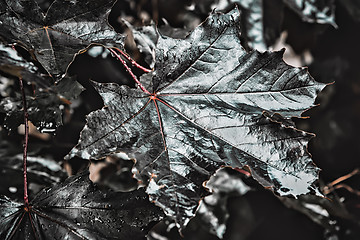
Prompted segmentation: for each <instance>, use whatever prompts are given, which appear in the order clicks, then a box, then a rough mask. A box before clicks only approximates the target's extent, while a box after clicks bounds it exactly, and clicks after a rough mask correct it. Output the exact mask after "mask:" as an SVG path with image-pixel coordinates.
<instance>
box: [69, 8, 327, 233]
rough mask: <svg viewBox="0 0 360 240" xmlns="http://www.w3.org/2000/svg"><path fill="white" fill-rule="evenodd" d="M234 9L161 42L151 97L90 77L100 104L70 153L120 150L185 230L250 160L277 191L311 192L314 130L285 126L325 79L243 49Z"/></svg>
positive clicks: (278, 56)
mask: <svg viewBox="0 0 360 240" xmlns="http://www.w3.org/2000/svg"><path fill="white" fill-rule="evenodd" d="M239 18H240V14H239V11H238V10H237V9H235V10H233V11H231V12H230V13H228V14H225V15H224V14H220V13H213V14H212V15H211V16H210V17H209V18H208V19H207V20H206V21H205V22H204V23H203V24H202V25H200V26H199V27H198V28H196V29H195V30H194V31H193V32H192V33H191V34H190V35H189V36H188V37H187V38H186V39H184V40H182V39H172V38H168V37H163V36H161V37H160V38H159V39H158V43H157V51H156V64H155V71H154V72H153V73H149V74H146V75H143V76H142V78H141V81H142V82H143V83H144V85H145V87H147V89H149V90H150V91H152V92H153V93H154V94H152V95H148V94H146V93H143V92H141V91H140V90H139V89H131V88H129V87H127V86H118V85H117V84H98V83H94V86H95V88H96V89H97V91H98V92H99V93H100V95H101V96H102V98H103V100H104V104H105V106H106V107H104V108H103V109H101V110H98V111H95V112H93V113H91V114H89V116H88V117H87V125H86V126H85V127H84V129H83V131H82V133H81V137H80V141H79V143H78V145H77V146H76V147H75V148H74V149H73V150H72V151H71V152H70V153H69V155H68V156H67V157H68V158H71V157H73V156H80V157H82V158H85V159H89V158H91V159H98V158H102V157H104V156H106V155H108V154H110V153H112V152H116V151H120V150H122V151H125V152H127V153H129V156H130V157H133V158H135V159H136V160H137V162H136V164H135V168H136V169H137V172H136V173H135V174H136V175H137V178H139V179H142V181H144V182H145V181H146V180H149V185H148V188H147V193H148V194H149V195H150V198H151V200H152V201H155V202H156V203H157V204H158V205H159V206H161V207H162V208H163V209H164V211H165V213H166V214H167V215H169V216H172V217H173V218H174V219H175V220H176V223H177V225H178V226H179V227H183V226H184V225H186V223H187V222H188V220H189V218H190V217H192V216H193V215H194V212H195V209H196V208H197V206H198V202H199V200H200V199H201V198H202V197H203V196H204V195H205V194H206V190H205V189H204V188H203V187H202V184H203V182H204V181H205V180H208V179H209V178H210V176H211V175H212V174H213V173H214V172H215V171H216V170H217V169H218V168H219V167H221V166H224V165H226V166H232V167H243V166H245V165H247V166H249V167H250V169H251V171H252V174H253V177H254V178H255V179H256V180H258V181H259V182H260V183H261V184H262V185H263V186H265V187H269V188H272V189H273V190H274V191H275V192H277V193H278V194H280V195H294V196H298V195H301V194H307V193H316V192H317V188H316V187H315V186H314V182H315V181H316V180H317V177H318V171H319V169H318V168H317V167H315V166H314V165H313V163H312V160H311V158H310V155H309V153H308V152H307V150H306V146H307V143H308V141H309V139H310V138H311V137H312V135H311V134H308V133H305V132H302V131H299V130H297V129H296V128H294V127H286V125H283V126H281V124H279V123H277V122H273V121H271V118H269V119H267V118H266V117H264V116H263V112H269V114H270V115H269V116H272V114H274V113H278V114H281V115H282V117H283V118H284V119H289V118H291V117H293V116H295V117H300V115H301V114H302V112H303V111H305V110H307V109H308V108H310V107H312V106H314V100H315V97H316V95H317V93H318V92H319V91H320V90H321V89H322V88H324V86H325V84H321V83H317V82H316V81H315V80H314V79H313V78H312V77H311V76H310V75H309V74H308V72H307V70H306V69H304V68H294V67H291V66H289V65H287V64H285V63H284V61H283V60H282V54H283V52H274V53H272V52H265V53H259V52H257V51H252V52H246V51H245V50H244V49H243V48H242V47H241V45H240V39H239V35H240V32H239V26H238V24H239V22H238V21H239Z"/></svg>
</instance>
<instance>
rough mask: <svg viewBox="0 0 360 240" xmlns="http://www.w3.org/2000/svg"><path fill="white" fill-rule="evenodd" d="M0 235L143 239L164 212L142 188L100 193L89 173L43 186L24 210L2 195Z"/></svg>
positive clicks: (22, 237) (39, 237)
mask: <svg viewBox="0 0 360 240" xmlns="http://www.w3.org/2000/svg"><path fill="white" fill-rule="evenodd" d="M0 217H1V219H2V221H1V222H0V237H1V239H6V240H7V239H145V235H146V232H147V230H148V225H149V224H150V223H151V222H153V221H158V220H160V219H161V210H160V209H158V208H157V207H155V206H153V205H152V204H151V203H150V202H149V201H148V196H147V195H146V194H145V192H144V191H143V190H136V191H133V192H127V193H115V192H102V191H100V190H98V189H97V188H96V187H95V186H94V185H93V184H92V182H91V181H90V180H89V178H88V173H84V174H81V175H80V176H74V177H70V178H69V179H67V180H66V181H65V182H64V183H62V184H59V185H57V186H55V187H53V188H50V189H47V190H43V191H42V192H41V193H39V194H38V195H37V196H36V197H35V199H33V201H31V203H30V207H28V208H25V207H24V205H23V204H21V203H17V202H13V201H11V200H10V199H8V198H7V197H1V198H0Z"/></svg>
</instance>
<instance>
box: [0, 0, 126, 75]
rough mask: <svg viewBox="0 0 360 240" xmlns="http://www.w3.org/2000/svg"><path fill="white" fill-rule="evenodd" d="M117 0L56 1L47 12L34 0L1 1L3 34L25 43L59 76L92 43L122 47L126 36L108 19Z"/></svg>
mask: <svg viewBox="0 0 360 240" xmlns="http://www.w3.org/2000/svg"><path fill="white" fill-rule="evenodd" d="M115 2H116V0H91V1H76V0H74V1H65V0H55V1H54V2H53V3H52V4H51V5H50V7H49V9H48V10H47V12H46V13H44V12H43V11H42V10H41V8H40V7H39V6H38V5H37V3H36V1H35V0H1V1H0V21H1V22H2V25H1V26H2V27H1V30H0V37H2V38H3V39H4V40H5V41H6V42H8V43H11V44H12V43H20V44H21V45H23V46H24V47H25V48H26V49H27V50H29V51H30V53H33V54H34V55H35V57H36V59H37V60H38V61H39V62H40V63H41V65H42V66H43V67H44V68H45V70H46V71H47V72H48V73H49V74H51V75H53V76H54V77H55V78H57V79H58V78H61V77H62V76H63V74H64V73H65V72H66V70H67V68H68V66H69V64H70V63H71V61H72V60H73V58H74V55H75V54H78V53H80V52H81V51H83V50H84V49H85V48H87V47H88V46H89V45H90V44H91V43H97V44H101V45H111V46H118V47H122V44H123V39H124V37H123V35H121V34H118V33H116V32H115V31H114V30H113V28H112V27H110V26H109V25H108V23H107V21H106V18H107V16H108V14H109V12H110V10H111V7H112V6H113V4H114V3H115Z"/></svg>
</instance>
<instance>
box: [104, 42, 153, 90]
mask: <svg viewBox="0 0 360 240" xmlns="http://www.w3.org/2000/svg"><path fill="white" fill-rule="evenodd" d="M108 50H109V51H110V52H111V53H112V54H114V56H115V57H116V58H117V59H119V60H120V62H121V63H122V65H124V67H125V68H126V71H128V73H129V74H130V75H131V77H132V79H134V81H135V82H136V83H137V85H138V86H139V87H140V89H141V90H142V91H143V92H144V93H147V94H149V95H152V94H151V93H150V92H149V91H148V90H147V89H146V88H145V87H144V86H143V85H142V84H141V82H140V81H139V80H138V79H137V77H136V76H135V74H134V73H133V72H132V71H131V68H129V66H128V65H127V64H126V62H125V61H124V60H123V59H122V58H121V56H120V55H119V54H118V53H117V52H116V51H115V50H114V49H112V48H108Z"/></svg>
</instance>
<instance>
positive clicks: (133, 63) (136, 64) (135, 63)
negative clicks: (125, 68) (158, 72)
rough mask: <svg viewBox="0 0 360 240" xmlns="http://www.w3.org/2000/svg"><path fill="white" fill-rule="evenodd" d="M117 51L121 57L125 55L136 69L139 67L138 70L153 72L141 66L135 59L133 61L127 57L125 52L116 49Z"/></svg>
mask: <svg viewBox="0 0 360 240" xmlns="http://www.w3.org/2000/svg"><path fill="white" fill-rule="evenodd" d="M114 49H115V50H116V51H118V52H119V53H120V54H121V55H123V56H124V57H125V58H126V59H127V60H128V61H129V62H131V64H132V65H133V66H135V67H137V68H138V69H140V70H142V71H144V72H146V73H149V72H152V70H151V69H147V68H146V67H143V66H141V65H140V64H138V63H137V62H136V61H134V59H132V58H131V57H130V56H129V55H127V54H126V53H124V52H123V51H121V50H120V49H119V48H114Z"/></svg>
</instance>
